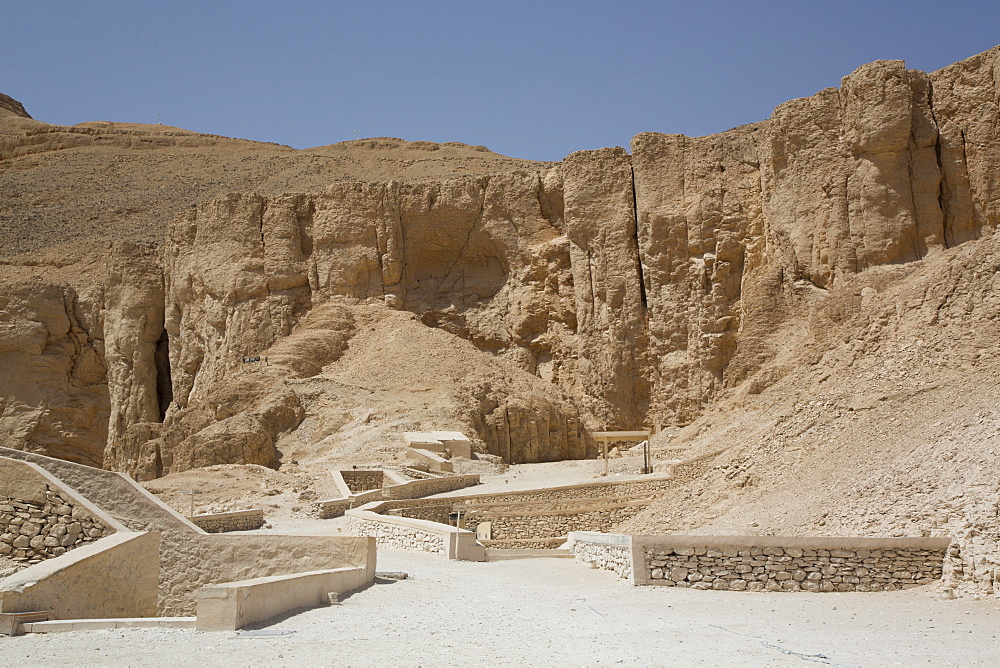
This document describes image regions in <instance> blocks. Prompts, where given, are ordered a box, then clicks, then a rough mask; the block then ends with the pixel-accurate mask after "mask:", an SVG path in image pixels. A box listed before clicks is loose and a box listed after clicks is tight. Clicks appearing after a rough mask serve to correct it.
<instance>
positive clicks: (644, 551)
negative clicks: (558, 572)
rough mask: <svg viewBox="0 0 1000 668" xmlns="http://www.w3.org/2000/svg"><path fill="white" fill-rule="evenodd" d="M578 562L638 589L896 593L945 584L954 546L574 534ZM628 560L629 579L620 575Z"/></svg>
mask: <svg viewBox="0 0 1000 668" xmlns="http://www.w3.org/2000/svg"><path fill="white" fill-rule="evenodd" d="M570 539H571V541H572V545H573V552H574V554H576V555H578V559H580V560H584V561H588V562H591V563H594V564H595V565H597V566H598V567H600V568H606V569H608V570H613V571H615V572H617V573H619V575H620V576H621V577H630V578H631V580H632V582H633V583H634V584H648V585H663V586H673V587H690V588H692V589H717V590H729V591H774V592H780V591H810V592H848V591H865V592H871V591H892V590H895V589H902V588H906V587H913V586H917V585H922V584H928V583H930V582H933V581H934V580H939V579H940V578H941V576H942V570H943V564H944V560H945V555H946V551H947V549H948V545H949V542H950V540H949V539H941V538H793V537H786V538H782V537H776V536H721V537H709V536H628V535H615V534H611V535H607V534H587V533H574V534H571V536H570ZM624 555H628V559H629V560H630V562H631V571H630V575H622V573H623V572H625V569H623V567H622V559H623V558H624Z"/></svg>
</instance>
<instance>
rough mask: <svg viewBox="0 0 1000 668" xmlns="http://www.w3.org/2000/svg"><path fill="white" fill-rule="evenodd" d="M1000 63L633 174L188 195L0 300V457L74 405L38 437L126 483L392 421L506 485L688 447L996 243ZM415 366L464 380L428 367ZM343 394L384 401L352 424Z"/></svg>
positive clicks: (866, 80) (769, 128)
mask: <svg viewBox="0 0 1000 668" xmlns="http://www.w3.org/2000/svg"><path fill="white" fill-rule="evenodd" d="M998 61H1000V48H997V49H993V50H990V51H988V52H985V53H983V54H980V55H978V56H974V57H973V58H970V59H968V60H966V61H963V62H961V63H957V64H955V65H952V66H950V67H947V68H945V69H943V70H940V71H938V72H935V73H932V74H926V73H923V72H918V71H913V70H907V69H906V68H905V66H904V64H903V63H902V62H900V61H879V62H876V63H871V64H869V65H865V66H863V67H861V68H859V69H858V70H857V71H855V72H854V73H852V74H850V75H849V76H847V77H845V78H844V80H843V82H842V86H841V87H840V88H839V89H832V88H831V89H827V90H824V91H821V92H819V93H817V94H816V95H814V96H812V97H809V98H803V99H799V100H793V101H791V102H788V103H786V104H783V105H781V106H780V107H778V108H777V109H776V110H775V111H774V114H773V115H772V117H771V118H770V119H768V120H765V121H762V122H759V123H756V124H753V125H747V126H741V127H738V128H735V129H733V130H730V131H728V132H725V133H721V134H718V135H712V136H708V137H699V138H689V137H684V136H680V135H661V134H653V133H643V134H640V135H637V136H636V137H635V138H634V139H633V142H632V146H631V154H629V153H627V152H626V151H624V150H623V149H620V148H615V149H601V150H598V151H584V152H579V153H574V154H573V155H571V156H569V157H567V158H566V159H565V160H564V161H563V162H562V163H560V164H558V165H554V166H547V165H538V164H534V165H521V166H519V167H517V168H513V169H510V168H508V169H506V170H505V171H502V172H496V173H491V174H470V175H466V176H455V177H451V178H441V179H423V180H420V181H413V180H394V179H385V180H371V181H357V180H340V181H336V182H333V183H332V184H331V185H329V186H328V187H326V188H324V189H318V188H315V187H312V186H315V179H313V178H312V177H310V180H309V183H310V184H311V186H310V187H309V188H303V190H305V191H306V192H300V193H290V194H288V193H286V194H277V193H276V192H274V190H273V188H267V189H257V190H256V191H253V192H242V193H233V194H227V195H222V196H218V197H214V198H212V199H209V200H208V201H204V202H202V203H200V204H198V205H196V206H192V207H190V208H188V209H187V210H186V211H185V212H184V213H181V214H180V215H178V216H176V217H175V218H173V222H172V223H171V224H170V226H169V230H168V232H167V234H166V239H165V242H164V243H163V244H162V246H160V247H153V246H142V245H133V246H125V245H123V244H119V245H118V246H116V250H115V251H114V252H112V253H111V258H112V259H111V260H110V261H109V262H108V265H107V269H106V274H105V275H104V276H102V277H100V278H99V279H94V280H93V282H92V283H93V286H94V287H93V288H92V289H90V288H88V290H89V292H88V294H90V295H92V299H91V297H88V299H91V301H87V302H86V303H87V304H88V305H89V306H87V307H85V308H83V309H82V310H83V311H87V310H88V309H89V311H90V312H89V313H86V312H85V313H81V312H80V311H81V307H80V306H79V303H80V300H79V299H77V298H75V297H73V296H72V295H73V294H74V292H75V291H76V290H77V287H78V286H76V285H75V284H72V283H71V284H67V285H59V284H56V283H47V284H44V285H41V284H39V286H23V285H22V286H20V287H16V289H11V290H8V291H7V292H8V293H10V294H12V295H21V296H19V297H16V298H8V300H7V301H5V302H3V303H2V304H0V309H2V310H3V312H4V314H5V320H4V323H7V322H10V323H11V324H10V325H9V326H8V325H6V324H5V327H7V329H6V330H5V334H4V335H3V338H2V340H0V363H2V364H3V366H4V369H5V370H6V369H16V370H18V375H19V378H20V380H19V381H18V382H19V383H20V385H17V387H13V386H11V381H9V380H8V381H6V382H8V387H6V388H5V389H4V391H3V393H2V395H3V397H4V399H3V400H4V401H5V402H6V404H5V405H4V406H5V407H4V409H3V412H2V414H0V423H2V424H3V425H4V426H6V427H9V428H10V429H11V430H12V431H13V433H15V434H16V435H17V436H16V437H15V439H14V440H15V443H14V444H15V445H17V446H19V447H25V448H33V449H38V450H48V449H50V448H56V447H57V446H56V445H54V444H52V443H53V439H50V438H49V437H47V436H45V427H44V425H46V424H50V423H51V422H52V421H53V420H55V419H56V418H55V416H54V413H55V412H56V410H55V408H53V406H55V405H56V402H53V401H49V400H43V397H45V396H56V397H58V396H63V395H66V393H67V392H69V390H68V389H67V388H68V387H73V392H72V396H73V399H72V402H71V403H72V404H73V405H74V406H84V405H86V406H88V408H86V409H80V410H81V411H82V412H80V413H79V414H78V417H77V418H74V419H68V418H67V420H68V422H66V425H65V427H60V429H62V430H63V431H62V433H66V434H70V435H72V434H76V433H79V434H81V436H80V438H81V439H82V440H86V441H87V445H86V447H84V446H83V445H80V446H79V447H78V448H76V449H77V450H79V451H80V452H81V453H82V452H87V453H89V454H87V455H86V456H87V457H88V458H90V459H89V460H88V461H93V460H94V459H95V458H98V457H100V456H101V454H102V446H101V444H102V443H104V441H105V439H106V441H107V449H106V450H104V451H103V454H104V455H105V456H106V464H107V465H108V466H111V467H114V468H119V469H124V470H128V471H130V472H133V473H135V474H137V475H142V476H144V477H148V476H155V475H159V474H161V473H164V472H167V471H171V470H180V469H183V468H187V467H192V466H200V465H205V464H211V463H222V462H233V461H244V462H251V463H260V464H266V465H275V464H276V463H277V462H278V460H279V458H280V457H281V456H282V454H283V453H287V452H292V451H296V448H300V447H303V446H302V444H303V443H311V444H314V445H316V446H317V447H321V446H322V444H324V443H330V442H331V441H329V440H328V439H329V438H331V437H332V434H333V433H335V432H336V433H340V434H351V435H352V436H351V438H360V436H358V434H368V435H371V434H373V433H375V432H376V431H377V429H376V426H377V423H378V422H379V420H382V419H383V418H385V416H386V415H388V414H390V413H392V414H393V415H395V416H396V417H394V418H392V420H395V422H392V420H389V422H392V424H396V425H398V424H402V421H403V420H405V418H404V417H403V413H398V414H397V413H393V411H395V410H396V409H395V408H392V409H391V410H390V408H389V406H390V403H391V405H392V406H396V405H397V403H398V404H399V405H405V406H409V407H411V408H413V407H414V406H416V405H419V406H420V410H426V411H429V412H428V413H426V414H425V415H427V416H428V418H427V419H432V418H431V417H429V416H430V415H432V414H434V415H436V417H434V418H433V419H435V420H456V421H458V422H459V423H461V424H463V425H465V426H467V428H469V429H470V430H475V433H476V434H477V437H478V439H479V440H480V444H481V446H482V447H483V448H485V449H487V450H489V451H490V452H493V453H494V454H499V455H502V456H504V457H506V458H508V459H509V460H510V461H538V460H546V459H555V458H561V457H578V456H583V455H585V454H586V453H587V452H588V451H590V449H591V448H592V444H591V443H590V441H589V440H588V436H587V432H588V430H589V429H596V428H629V427H636V426H639V425H640V424H652V423H662V424H678V425H683V424H687V423H689V422H691V421H692V420H694V419H696V418H697V417H698V416H699V415H700V414H702V412H703V411H704V410H705V409H706V407H708V406H710V405H711V404H712V402H714V401H715V400H716V399H717V398H718V397H720V396H721V395H724V394H725V393H727V392H730V391H734V390H740V391H746V392H750V393H759V392H761V391H763V390H764V389H766V388H767V387H768V386H769V385H772V384H773V383H775V382H777V381H778V380H779V379H781V378H782V377H783V376H785V375H787V374H788V373H789V372H790V371H791V370H793V369H795V368H797V367H798V366H801V365H802V364H804V363H807V362H808V361H809V360H814V359H816V357H817V356H819V355H821V354H822V353H823V351H824V350H826V349H828V348H829V346H830V345H832V344H831V342H830V341H829V340H828V337H827V335H826V333H825V332H824V329H823V324H822V323H823V322H824V320H823V318H825V317H827V316H826V315H821V314H828V313H829V303H839V302H838V300H839V299H841V298H842V297H843V295H845V294H847V292H845V291H848V292H849V291H850V290H853V289H854V288H852V287H850V286H852V285H854V283H853V282H852V277H854V276H858V275H862V274H865V273H866V272H871V271H872V270H873V269H876V268H878V267H883V266H896V265H905V264H908V263H917V262H921V261H922V260H923V259H924V258H926V257H928V256H930V255H933V254H934V253H936V252H937V251H939V250H942V249H947V248H950V247H953V246H957V245H961V244H965V243H968V242H973V243H976V242H977V240H979V239H981V238H982V237H984V236H986V235H991V234H992V233H993V231H994V230H996V228H997V225H998V222H1000V220H998V218H1000V198H998V197H997V192H998V190H997V182H996V181H997V178H998V176H997V175H998V174H1000V111H998V99H1000V80H998V79H997V77H996V72H998V71H1000V62H998ZM15 120H17V121H18V122H19V123H22V124H24V123H31V122H32V121H28V120H26V119H15ZM171 137H172V138H170V139H169V141H171V142H179V141H182V140H183V141H189V140H190V139H189V138H186V137H173V136H172V135H171ZM18 141H19V142H21V143H17V142H13V143H11V142H7V143H8V144H10V145H12V146H13V145H14V144H16V147H15V148H16V151H27V150H29V148H30V146H29V144H28V143H26V141H25V140H24V139H23V138H21V139H19V140H18ZM164 141H166V140H164ZM190 141H193V140H190ZM11 150H12V151H14V149H11ZM16 151H15V152H16ZM508 167H509V166H508ZM291 185H294V184H291ZM290 189H294V188H290ZM160 253H162V255H160ZM13 266H14V264H10V267H11V268H12V269H11V272H7V273H5V274H4V276H6V275H8V273H9V274H11V275H13V273H16V272H14V270H13ZM11 285H15V286H16V285H17V284H14V283H12V284H11ZM842 293H843V294H842ZM5 294H6V293H5ZM74 300H76V301H74ZM831 300H832V301H831ZM60 314H62V315H60ZM408 315H410V316H412V317H414V318H415V319H413V320H411V319H408ZM50 316H51V317H50ZM833 317H837V316H836V314H835V315H834V316H833ZM62 318H65V321H64V320H62ZM57 320H58V321H59V322H56V321H57ZM25 323H28V324H25ZM31 323H38V326H37V327H36V326H35V325H32V324H31ZM60 323H61V324H60ZM392 327H400V328H405V330H406V331H408V332H411V333H412V336H413V337H416V338H420V337H427V338H426V342H427V345H428V346H431V347H432V348H427V349H424V350H419V349H416V350H412V349H411V350H407V356H408V357H413V358H415V361H413V364H415V365H416V366H414V367H413V368H414V371H413V373H412V374H410V375H407V373H403V371H402V370H401V369H400V368H398V367H399V365H400V364H401V363H402V359H401V358H399V357H394V356H393V355H392V354H391V352H389V353H387V354H384V355H382V356H381V357H380V356H379V355H377V354H375V353H374V351H375V350H376V349H377V348H378V341H377V339H376V338H373V336H374V335H379V336H382V337H388V336H390V335H391V332H392V331H393V330H392ZM421 327H422V328H423V329H420V328H421ZM43 330H44V332H43ZM424 330H433V331H434V332H435V333H434V334H431V333H429V332H427V331H424ZM445 334H447V335H451V336H452V338H454V339H455V341H456V343H455V346H457V347H449V346H450V344H446V343H444V340H443V339H440V338H438V337H439V335H445ZM422 340H424V339H422ZM459 341H461V343H460V344H459V343H458V342H459ZM436 346H441V348H440V349H442V350H443V349H448V350H450V351H451V352H450V353H449V354H453V355H456V356H459V357H460V358H461V359H463V360H465V362H466V363H465V366H464V367H448V366H447V365H445V364H442V363H441V362H442V360H440V359H439V360H438V361H437V362H435V361H434V359H433V356H432V353H434V352H435V350H438V349H439V348H433V347H436ZM368 353H372V355H373V357H370V358H369V357H366V355H368ZM255 356H262V357H268V358H269V359H270V358H273V359H274V364H273V365H272V364H270V363H269V364H268V365H267V366H266V367H263V370H262V371H261V370H260V368H258V367H252V366H248V364H247V363H245V362H244V361H243V360H244V358H247V357H255ZM362 358H363V359H362ZM167 360H169V363H167ZM362 361H364V365H363V366H358V365H359V364H361V363H362ZM407 363H409V360H407ZM421 365H423V366H421ZM362 368H363V369H364V371H363V372H361V371H359V369H362ZM418 368H419V370H420V371H419V372H418ZM71 369H72V370H73V371H70V370H71ZM77 369H79V371H77ZM74 374H76V375H74ZM81 374H82V375H81ZM366 376H367V377H366ZM424 376H426V377H430V376H433V382H429V383H428V386H427V387H426V388H422V387H416V386H417V385H419V381H420V380H421V378H422V377H424ZM8 377H12V374H8ZM57 378H58V379H59V382H58V385H59V389H58V390H57V389H53V390H52V391H51V392H49V391H47V392H44V393H43V394H42V395H39V396H35V397H33V396H29V395H31V392H34V390H29V389H26V388H32V387H40V386H41V385H40V383H42V382H50V383H56V379H57ZM63 378H70V379H71V380H70V381H65V380H62V379H63ZM74 378H76V380H72V379H74ZM389 378H398V379H399V382H403V383H408V384H410V385H411V387H408V388H402V389H401V390H400V391H403V390H405V392H409V394H405V392H404V394H405V396H404V395H401V394H399V393H398V392H397V391H394V390H393V388H392V387H390V383H388V382H387V380H386V379H389ZM46 379H47V380H46ZM74 382H75V383H77V384H78V385H73V383H74ZM84 388H87V389H86V390H85V389H84ZM338 388H339V389H338ZM352 388H353V389H352ZM397 389H398V388H397ZM394 392H395V393H394ZM419 392H430V393H432V394H433V396H434V397H436V399H435V401H430V402H427V401H425V402H418V401H415V399H414V397H416V396H417V395H418V394H419ZM60 393H61V394H60ZM81 393H83V394H84V395H85V396H86V401H84V400H83V399H82V398H79V396H78V395H80V394H81ZM365 394H367V395H369V396H370V397H380V398H379V401H380V402H382V401H384V402H390V403H378V404H377V405H375V404H373V405H372V407H371V409H370V411H369V412H368V413H365V412H364V411H363V410H362V407H363V405H364V403H365V402H364V401H363V400H362V396H363V395H365ZM331 397H337V399H336V401H335V400H334V399H332V398H331ZM45 401H49V403H50V404H52V405H43V404H45ZM87 402H89V403H87ZM337 402H340V403H337ZM393 402H395V403H393ZM425 404H426V406H425ZM348 405H349V406H351V407H352V408H351V409H350V410H349V411H348V410H347V409H345V408H344V406H348ZM11 406H13V407H14V408H10V407H11ZM320 406H322V408H318V407H320ZM338 406H339V408H338ZM437 409H440V410H441V411H442V412H441V413H440V414H436V413H434V411H435V410H437ZM400 410H402V409H400ZM338 411H339V412H338ZM348 413H349V414H348ZM43 414H44V415H43ZM74 415H76V414H74ZM332 415H339V416H340V417H337V418H336V419H334V418H333V417H331V416H332ZM26 416H31V417H26ZM379 416H382V417H379ZM385 419H386V420H388V418H385ZM32 420H34V421H33V422H32ZM46 420H48V422H46ZM59 424H60V425H63V424H64V422H59ZM386 424H388V422H387V423H386ZM25 425H28V426H25ZM34 425H41V426H34ZM324 425H325V426H324ZM363 425H369V426H368V427H365V426H363ZM372 425H376V426H372ZM437 426H438V427H446V426H447V425H437ZM317 429H318V430H319V431H317ZM344 438H345V439H347V436H344ZM348 440H349V439H348ZM344 442H345V443H346V440H345V441H344ZM60 447H64V446H60ZM324 447H325V446H324ZM338 447H340V446H338ZM344 447H346V446H344ZM74 451H75V450H74ZM76 456H77V457H83V455H76Z"/></svg>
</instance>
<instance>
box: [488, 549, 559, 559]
mask: <svg viewBox="0 0 1000 668" xmlns="http://www.w3.org/2000/svg"><path fill="white" fill-rule="evenodd" d="M572 558H573V554H572V553H571V552H570V551H569V550H567V549H556V550H490V549H487V550H486V561H507V560H509V559H572Z"/></svg>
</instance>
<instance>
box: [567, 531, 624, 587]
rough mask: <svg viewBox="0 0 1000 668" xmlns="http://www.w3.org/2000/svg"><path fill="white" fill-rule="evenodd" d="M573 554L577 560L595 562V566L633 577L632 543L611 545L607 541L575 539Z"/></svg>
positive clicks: (621, 576) (622, 575) (620, 575)
mask: <svg viewBox="0 0 1000 668" xmlns="http://www.w3.org/2000/svg"><path fill="white" fill-rule="evenodd" d="M572 549H573V555H574V557H575V558H576V560H577V561H582V562H585V563H589V564H593V566H594V567H595V568H601V569H603V570H606V571H613V572H614V573H616V574H617V575H618V577H620V578H622V579H624V580H629V579H631V578H632V547H631V546H630V545H627V544H626V545H610V544H607V543H597V542H593V543H592V542H589V541H585V540H579V539H578V540H575V541H574V542H573V548H572Z"/></svg>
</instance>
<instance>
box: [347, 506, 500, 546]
mask: <svg viewBox="0 0 1000 668" xmlns="http://www.w3.org/2000/svg"><path fill="white" fill-rule="evenodd" d="M380 506H381V503H379V502H376V503H369V504H367V505H365V506H362V507H361V508H357V509H354V510H348V511H347V513H346V515H347V516H348V517H349V518H350V521H349V523H348V531H350V532H351V533H352V534H353V535H356V536H373V537H374V538H375V541H376V543H377V545H378V546H379V547H384V548H390V549H396V550H414V551H418V552H431V553H433V554H441V555H443V556H445V557H447V558H448V559H457V560H462V561H485V559H486V551H485V549H484V548H483V546H482V545H480V544H479V543H478V542H477V541H476V534H474V533H472V532H471V531H467V530H465V529H457V528H455V527H453V526H448V525H447V524H441V523H438V522H429V521H427V520H419V519H411V518H407V517H394V516H391V515H382V514H380V512H383V511H384V510H386V509H383V508H380Z"/></svg>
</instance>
